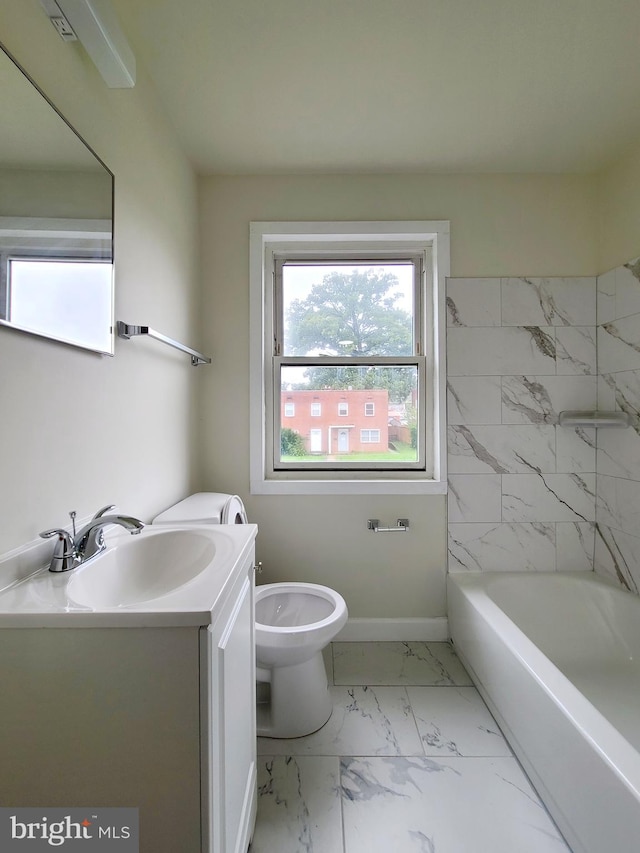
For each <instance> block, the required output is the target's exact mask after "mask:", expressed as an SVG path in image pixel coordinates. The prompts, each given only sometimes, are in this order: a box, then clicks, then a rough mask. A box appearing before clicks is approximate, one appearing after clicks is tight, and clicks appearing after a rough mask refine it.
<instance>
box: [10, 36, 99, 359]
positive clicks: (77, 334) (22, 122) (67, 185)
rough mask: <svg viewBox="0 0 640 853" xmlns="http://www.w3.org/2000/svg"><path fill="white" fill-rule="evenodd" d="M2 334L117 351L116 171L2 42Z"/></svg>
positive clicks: (91, 348) (96, 349)
mask: <svg viewBox="0 0 640 853" xmlns="http://www.w3.org/2000/svg"><path fill="white" fill-rule="evenodd" d="M0 113H1V114H2V115H3V116H11V121H6V122H4V123H2V130H1V132H0V334H4V327H11V328H13V329H17V330H19V331H21V332H29V333H30V334H35V335H40V336H43V337H47V338H51V339H52V340H55V341H62V342H64V343H67V344H71V345H73V346H79V347H82V348H84V349H89V350H95V351H96V352H99V353H101V354H109V355H112V354H113V352H114V335H113V326H114V321H113V266H112V263H113V175H112V174H111V172H110V171H109V169H108V168H107V167H106V166H105V164H104V163H103V162H102V161H101V160H100V159H99V158H98V157H97V156H96V155H95V153H94V152H93V151H92V150H91V149H90V148H89V147H88V146H87V145H86V144H85V143H84V141H83V140H82V139H81V138H80V137H79V136H78V134H77V133H76V132H75V131H74V130H73V128H72V127H71V125H69V124H68V122H66V121H65V119H64V118H63V117H62V116H61V115H60V113H58V111H57V110H56V108H55V107H54V106H53V104H52V103H51V102H50V101H48V99H47V97H46V95H44V93H43V92H42V91H41V90H39V89H38V87H37V86H36V85H35V84H34V83H33V81H31V80H30V79H29V77H28V76H27V74H26V73H24V72H23V70H22V69H21V68H20V66H19V65H18V64H17V63H16V62H15V61H14V60H13V59H12V58H11V56H10V55H9V54H8V53H7V52H6V50H4V48H2V47H1V46H0Z"/></svg>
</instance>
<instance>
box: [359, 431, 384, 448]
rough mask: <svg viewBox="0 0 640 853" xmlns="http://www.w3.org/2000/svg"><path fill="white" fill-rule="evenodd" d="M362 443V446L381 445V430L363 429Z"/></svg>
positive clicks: (361, 434) (361, 432) (361, 433)
mask: <svg viewBox="0 0 640 853" xmlns="http://www.w3.org/2000/svg"><path fill="white" fill-rule="evenodd" d="M360 441H361V443H362V444H379V443H380V430H379V429H361V430H360Z"/></svg>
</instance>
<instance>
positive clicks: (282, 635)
mask: <svg viewBox="0 0 640 853" xmlns="http://www.w3.org/2000/svg"><path fill="white" fill-rule="evenodd" d="M246 523H247V514H246V512H245V508H244V505H243V503H242V501H241V500H240V498H239V497H238V496H237V495H227V494H221V493H219V492H199V493H198V494H195V495H190V497H188V498H185V499H184V500H183V501H180V502H179V503H177V504H175V505H174V506H172V507H169V509H167V510H165V511H164V512H161V513H160V515H158V516H156V517H155V518H154V519H153V524H166V525H182V524H246ZM347 617H348V612H347V605H346V603H345V600H344V598H343V597H342V596H341V595H339V594H338V593H337V592H335V590H333V589H330V588H329V587H327V586H320V585H319V584H312V583H271V584H264V585H263V586H258V587H256V615H255V619H256V626H255V627H256V663H257V681H258V685H257V686H258V706H257V711H258V719H257V727H258V734H259V735H261V736H262V737H274V738H291V737H302V736H303V735H308V734H310V733H311V732H314V731H316V730H317V729H319V728H320V727H321V726H323V725H324V724H325V723H326V722H327V720H328V719H329V717H330V716H331V711H332V707H333V706H332V702H331V696H330V694H329V687H328V684H327V674H326V670H325V667H324V660H323V657H322V650H323V649H324V648H325V646H327V645H328V644H329V643H330V642H331V640H333V638H334V637H335V636H336V634H337V633H338V632H339V631H340V629H341V628H342V627H343V626H344V624H345V623H346V621H347Z"/></svg>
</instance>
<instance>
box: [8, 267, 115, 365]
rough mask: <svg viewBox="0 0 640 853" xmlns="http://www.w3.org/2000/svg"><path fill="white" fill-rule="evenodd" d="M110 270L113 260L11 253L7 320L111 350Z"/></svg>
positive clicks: (54, 335)
mask: <svg viewBox="0 0 640 853" xmlns="http://www.w3.org/2000/svg"><path fill="white" fill-rule="evenodd" d="M112 275H113V267H112V265H111V263H103V262H98V261H96V262H91V261H86V262H84V261H65V260H39V259H38V260H30V259H18V258H12V259H10V261H9V287H8V293H9V298H8V305H7V311H6V319H7V320H9V321H10V322H11V323H12V324H13V325H15V326H18V327H19V328H22V329H27V330H28V331H31V332H36V333H37V334H41V335H47V336H49V337H54V338H57V339H58V340H64V341H68V342H70V343H75V344H78V345H79V346H83V347H88V348H90V349H96V350H100V351H103V352H108V351H109V350H110V349H111V313H112V312H111V287H112ZM0 316H2V312H0Z"/></svg>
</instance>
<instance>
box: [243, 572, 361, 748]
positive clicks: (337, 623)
mask: <svg viewBox="0 0 640 853" xmlns="http://www.w3.org/2000/svg"><path fill="white" fill-rule="evenodd" d="M347 616H348V612H347V605H346V603H345V600H344V598H343V597H342V596H341V595H340V594H339V593H337V592H336V591H335V590H333V589H330V588H329V587H327V586H321V585H319V584H312V583H272V584H264V585H263V586H259V587H257V589H256V662H257V680H258V687H259V688H261V687H262V689H259V698H261V699H263V701H259V702H258V720H257V724H258V734H259V735H260V736H262V737H273V738H292V737H302V736H303V735H308V734H311V732H314V731H316V730H317V729H319V728H321V727H322V726H323V725H324V724H325V723H326V722H327V720H328V719H329V717H330V716H331V711H332V709H333V705H332V701H331V695H330V693H329V686H328V684H327V673H326V670H325V666H324V660H323V657H322V650H323V649H324V648H325V646H327V645H328V644H329V643H330V642H331V640H332V639H333V638H334V637H335V636H336V634H337V633H338V632H339V631H340V629H341V628H342V627H343V626H344V624H345V623H346V621H347ZM265 684H266V685H268V689H267V691H265V690H264V688H263V685H265ZM265 693H266V696H265V695H263V694H265Z"/></svg>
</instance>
